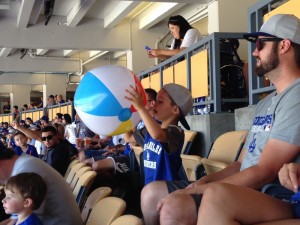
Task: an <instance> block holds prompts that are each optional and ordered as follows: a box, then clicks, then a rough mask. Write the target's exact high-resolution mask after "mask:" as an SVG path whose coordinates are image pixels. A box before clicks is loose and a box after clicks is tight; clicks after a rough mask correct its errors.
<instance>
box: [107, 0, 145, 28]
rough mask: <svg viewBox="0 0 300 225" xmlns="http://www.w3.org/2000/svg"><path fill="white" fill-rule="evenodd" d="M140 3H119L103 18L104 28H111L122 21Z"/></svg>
mask: <svg viewBox="0 0 300 225" xmlns="http://www.w3.org/2000/svg"><path fill="white" fill-rule="evenodd" d="M139 4H140V2H133V1H121V2H120V3H119V4H118V5H117V6H116V7H115V8H114V10H113V11H111V12H110V13H109V14H108V15H107V16H106V17H105V18H104V28H112V27H114V26H115V25H116V24H117V23H119V22H120V21H121V20H122V19H124V18H125V17H126V16H127V15H128V13H130V12H131V11H132V10H133V9H134V8H135V7H136V6H137V5H139Z"/></svg>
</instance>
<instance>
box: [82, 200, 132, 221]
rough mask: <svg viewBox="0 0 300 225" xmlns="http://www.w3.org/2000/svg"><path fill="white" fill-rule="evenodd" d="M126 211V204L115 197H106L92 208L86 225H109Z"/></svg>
mask: <svg viewBox="0 0 300 225" xmlns="http://www.w3.org/2000/svg"><path fill="white" fill-rule="evenodd" d="M125 209H126V202H125V201H124V200H123V199H121V198H117V197H106V198H103V199H102V200H100V201H99V202H97V203H96V205H95V206H94V207H93V209H92V211H91V213H90V216H89V217H88V220H87V223H86V225H110V224H111V222H112V221H114V220H115V219H116V218H118V217H120V216H121V215H122V214H123V213H124V211H125Z"/></svg>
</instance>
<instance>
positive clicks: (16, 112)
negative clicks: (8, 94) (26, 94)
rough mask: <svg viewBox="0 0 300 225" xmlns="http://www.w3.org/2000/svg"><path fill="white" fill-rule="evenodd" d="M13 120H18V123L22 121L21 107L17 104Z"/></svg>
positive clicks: (14, 108)
mask: <svg viewBox="0 0 300 225" xmlns="http://www.w3.org/2000/svg"><path fill="white" fill-rule="evenodd" d="M12 116H13V120H14V121H17V122H18V123H19V122H20V112H19V107H18V106H17V105H15V106H14V107H13V115H12Z"/></svg>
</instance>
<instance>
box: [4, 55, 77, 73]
mask: <svg viewBox="0 0 300 225" xmlns="http://www.w3.org/2000/svg"><path fill="white" fill-rule="evenodd" d="M0 68H1V71H4V72H6V73H14V72H16V73H19V72H23V73H39V72H41V73H78V72H80V71H81V63H80V61H79V60H70V59H64V58H61V59H59V60H57V58H51V57H43V56H41V57H36V58H31V57H30V56H26V57H24V58H23V59H20V58H16V57H7V58H0Z"/></svg>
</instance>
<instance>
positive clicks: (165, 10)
mask: <svg viewBox="0 0 300 225" xmlns="http://www.w3.org/2000/svg"><path fill="white" fill-rule="evenodd" d="M184 5H185V4H183V3H167V2H162V3H155V4H152V5H151V6H150V7H149V8H148V9H147V12H148V13H147V14H145V15H144V16H143V17H142V18H141V20H140V26H139V28H140V29H141V30H147V29H149V28H151V27H152V26H154V25H155V24H157V23H158V22H160V21H161V20H163V19H164V18H166V17H168V16H169V15H171V14H172V13H174V12H176V11H177V10H178V9H180V8H182V7H183V6H184ZM149 12H150V13H149Z"/></svg>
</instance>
